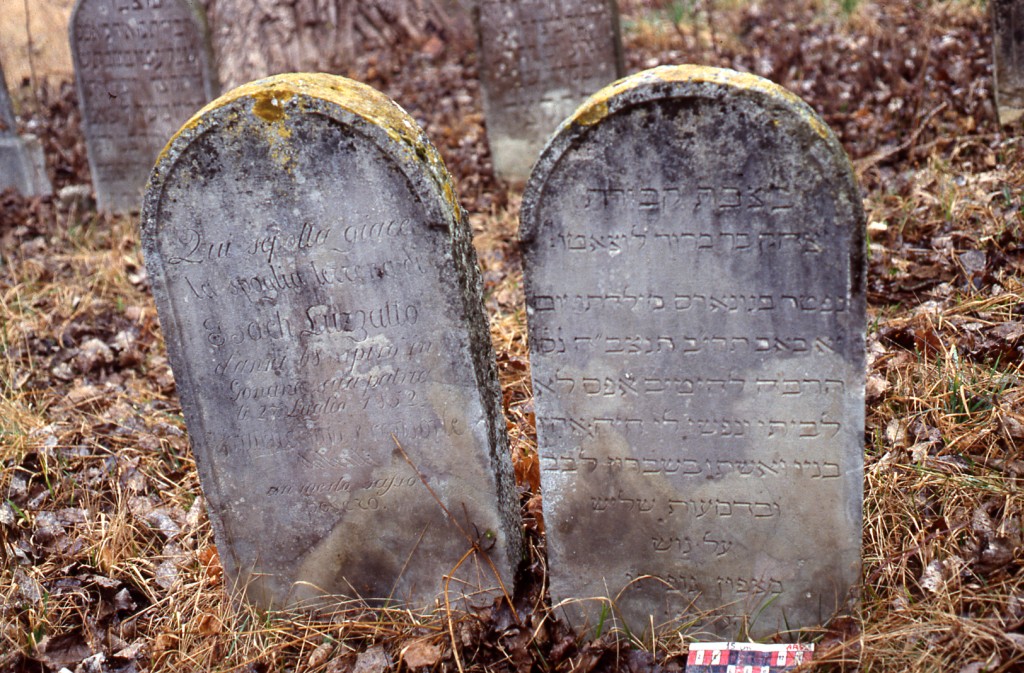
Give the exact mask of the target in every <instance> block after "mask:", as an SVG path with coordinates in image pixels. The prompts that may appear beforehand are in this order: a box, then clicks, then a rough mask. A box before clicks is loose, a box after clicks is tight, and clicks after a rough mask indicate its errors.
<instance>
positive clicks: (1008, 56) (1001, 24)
mask: <svg viewBox="0 0 1024 673" xmlns="http://www.w3.org/2000/svg"><path fill="white" fill-rule="evenodd" d="M991 5H992V8H991V12H992V58H993V61H994V68H993V73H994V77H993V80H994V84H995V95H996V112H997V114H998V115H999V122H1000V123H1001V124H1012V123H1013V122H1015V121H1017V120H1018V119H1020V117H1021V115H1024V5H1022V4H1021V3H1020V2H1019V1H1018V0H992V2H991Z"/></svg>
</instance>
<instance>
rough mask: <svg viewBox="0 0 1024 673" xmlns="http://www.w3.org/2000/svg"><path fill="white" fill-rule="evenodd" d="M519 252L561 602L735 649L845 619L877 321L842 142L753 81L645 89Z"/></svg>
mask: <svg viewBox="0 0 1024 673" xmlns="http://www.w3.org/2000/svg"><path fill="white" fill-rule="evenodd" d="M520 237H521V239H522V244H523V246H524V270H525V278H526V291H527V307H528V318H529V336H530V362H531V367H532V372H533V386H534V393H535V395H536V415H537V429H538V441H539V451H540V458H541V469H542V488H543V494H544V513H545V514H544V518H545V521H546V522H547V540H548V554H549V572H550V579H551V595H552V600H553V601H555V602H556V603H557V602H560V601H566V600H570V601H571V602H569V603H568V604H567V605H566V612H567V614H568V616H569V617H570V619H571V620H572V621H573V622H574V623H575V624H576V625H577V626H583V625H584V624H586V623H588V622H589V625H591V626H593V625H595V624H596V623H598V622H599V621H600V619H601V611H602V608H603V607H604V608H607V607H609V605H608V604H606V603H604V604H603V603H602V602H600V601H597V600H593V599H595V598H598V597H610V598H611V599H612V600H613V609H612V612H611V613H610V614H609V615H608V617H609V619H611V618H612V617H614V618H616V619H621V620H624V621H625V622H626V625H627V626H628V627H629V628H631V629H633V631H634V632H637V631H642V630H645V629H649V627H650V625H651V620H652V619H653V623H654V625H655V626H663V625H668V624H671V625H673V626H675V627H681V628H683V629H684V630H687V631H694V630H703V631H704V632H706V633H710V634H715V635H717V636H719V637H721V638H723V639H728V638H735V637H738V636H740V635H745V633H746V631H747V630H749V632H750V633H752V634H753V635H754V636H759V635H764V634H768V633H771V632H774V631H777V630H782V629H787V628H798V627H804V626H809V625H816V624H821V623H822V622H823V621H825V620H827V619H828V618H829V617H830V616H831V615H832V614H833V613H834V612H835V611H836V609H837V608H838V607H839V606H841V605H842V604H843V602H844V600H845V599H846V598H847V596H848V593H849V592H850V588H851V587H852V586H853V585H854V584H855V583H856V582H857V581H858V576H859V568H860V542H861V501H862V498H861V488H862V486H861V476H862V470H863V462H862V441H863V432H864V409H863V405H864V397H863V379H864V320H865V317H864V315H865V313H864V311H865V308H864V305H865V300H864V274H865V270H864V259H863V254H864V234H863V212H862V208H861V203H860V197H859V194H858V190H857V185H856V184H855V182H854V177H853V172H852V170H851V168H850V164H849V162H848V160H847V158H846V155H845V154H844V152H843V150H842V148H841V147H840V145H839V144H838V142H837V141H836V139H835V137H834V136H833V135H832V133H831V131H830V130H829V129H828V128H827V127H826V126H825V125H824V123H823V122H822V121H821V120H820V119H819V118H818V117H817V116H816V115H815V114H814V112H813V111H812V110H811V109H810V108H809V107H808V106H807V105H805V104H804V103H803V102H802V101H800V100H799V99H798V98H796V97H795V96H793V95H792V94H789V93H788V92H786V91H784V90H783V89H781V88H780V87H778V86H776V85H774V84H772V83H770V82H768V81H767V80H763V79H760V78H758V77H754V76H752V75H742V74H739V73H736V72H733V71H730V70H720V69H714V68H701V67H695V66H680V67H666V68H658V69H655V70H651V71H647V72H645V73H641V74H639V75H635V76H632V77H629V78H627V79H625V80H622V81H621V82H618V83H617V84H615V85H613V86H610V87H608V88H606V89H605V90H603V91H601V92H599V93H598V94H596V95H595V96H594V97H593V98H591V99H590V100H589V101H587V102H586V103H585V104H584V105H583V106H582V107H581V108H580V109H579V110H578V111H577V112H576V114H575V116H574V117H573V118H572V119H570V120H567V122H566V124H564V125H563V126H562V127H561V128H560V130H559V132H558V134H557V135H556V136H555V137H554V138H553V139H552V140H551V142H550V143H549V145H548V146H547V147H546V148H545V150H544V153H543V154H542V156H541V159H540V160H539V161H538V164H537V167H536V168H535V169H534V173H533V176H532V177H531V179H530V182H529V184H528V186H527V191H526V194H525V195H524V198H523V207H522V224H521V232H520ZM572 599H581V600H572ZM702 613H704V614H702ZM606 624H607V622H606Z"/></svg>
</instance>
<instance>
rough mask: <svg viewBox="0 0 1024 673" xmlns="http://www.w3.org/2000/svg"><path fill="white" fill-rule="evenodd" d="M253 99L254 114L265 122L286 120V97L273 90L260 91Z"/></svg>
mask: <svg viewBox="0 0 1024 673" xmlns="http://www.w3.org/2000/svg"><path fill="white" fill-rule="evenodd" d="M289 98H290V96H289ZM253 99H254V102H253V104H252V111H253V114H255V115H256V116H257V117H259V118H260V119H262V120H263V121H267V122H279V121H281V120H282V119H284V105H283V103H284V100H283V99H284V96H281V95H280V93H279V92H277V91H274V90H272V89H271V90H269V91H260V92H259V93H257V94H256V95H255V96H253Z"/></svg>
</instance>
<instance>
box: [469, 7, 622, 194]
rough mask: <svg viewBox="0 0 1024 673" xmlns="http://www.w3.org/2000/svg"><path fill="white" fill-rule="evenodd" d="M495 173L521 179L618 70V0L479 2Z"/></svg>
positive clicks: (483, 77) (486, 106)
mask: <svg viewBox="0 0 1024 673" xmlns="http://www.w3.org/2000/svg"><path fill="white" fill-rule="evenodd" d="M476 12H477V14H476V18H477V21H476V23H477V35H478V39H479V43H480V71H481V72H480V75H481V84H482V91H483V101H484V111H485V114H486V119H487V141H488V144H489V145H490V148H491V156H492V160H493V162H494V171H495V173H497V174H498V175H500V176H501V177H503V178H506V179H512V180H525V179H526V178H527V177H528V176H529V175H530V168H531V167H532V166H533V164H534V162H535V161H536V160H537V156H538V154H540V150H541V149H542V148H543V147H544V141H545V140H546V139H547V137H548V136H549V135H551V133H553V132H554V131H555V129H556V128H558V125H559V124H560V123H561V122H562V120H563V119H565V118H566V117H567V116H569V115H570V114H572V112H573V110H575V109H576V107H577V106H578V105H579V104H580V103H582V102H583V101H584V99H586V98H587V96H590V95H591V94H592V93H594V92H595V91H597V90H598V89H600V88H601V87H603V86H605V85H606V84H608V83H609V82H612V81H614V80H616V79H618V78H619V77H621V76H622V72H623V66H622V45H621V40H620V37H619V17H618V9H617V6H616V3H615V0H554V1H551V0H544V1H543V2H542V1H541V0H526V1H525V2H524V1H522V0H480V2H479V4H478V7H477V9H476Z"/></svg>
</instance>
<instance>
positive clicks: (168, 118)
mask: <svg viewBox="0 0 1024 673" xmlns="http://www.w3.org/2000/svg"><path fill="white" fill-rule="evenodd" d="M69 32H70V39H71V55H72V59H73V61H74V65H75V83H76V85H77V88H78V100H79V104H80V105H81V108H82V128H83V132H84V134H85V144H86V150H87V151H88V155H89V170H90V172H91V173H92V180H93V187H94V189H95V190H96V204H97V207H98V208H99V209H100V210H102V211H106V212H131V211H135V210H138V208H139V203H140V200H141V198H142V189H143V187H144V186H145V184H146V178H147V176H148V175H149V171H150V169H152V167H153V161H155V160H156V156H157V154H158V153H159V152H160V148H162V147H163V146H164V144H165V143H166V142H167V139H168V138H170V137H171V135H173V134H174V132H175V131H177V130H178V127H180V126H181V125H182V123H184V121H185V120H186V119H188V118H189V116H190V115H192V113H194V112H195V111H196V110H198V109H199V108H200V107H202V106H203V105H205V104H206V103H207V102H209V101H210V100H211V99H212V98H213V97H214V96H216V94H217V85H216V77H215V76H214V74H213V69H212V66H213V60H212V57H211V56H210V48H209V39H208V34H207V30H206V25H205V22H204V19H203V16H202V13H201V11H200V10H199V9H198V7H196V5H195V4H194V3H192V2H190V1H188V0H144V1H142V2H140V1H139V0H78V2H77V3H76V4H75V9H74V11H73V12H72V14H71V24H70V28H69Z"/></svg>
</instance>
